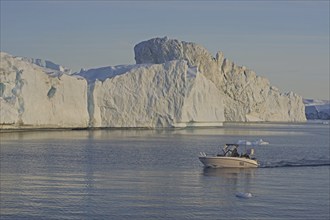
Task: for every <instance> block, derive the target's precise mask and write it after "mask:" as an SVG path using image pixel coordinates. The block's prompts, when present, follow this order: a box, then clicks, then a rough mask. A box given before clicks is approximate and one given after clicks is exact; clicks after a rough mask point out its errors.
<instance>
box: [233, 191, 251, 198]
mask: <svg viewBox="0 0 330 220" xmlns="http://www.w3.org/2000/svg"><path fill="white" fill-rule="evenodd" d="M236 197H237V198H241V199H249V198H252V197H253V196H252V193H249V192H246V193H245V192H237V193H236Z"/></svg>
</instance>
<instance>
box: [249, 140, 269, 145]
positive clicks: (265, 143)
mask: <svg viewBox="0 0 330 220" xmlns="http://www.w3.org/2000/svg"><path fill="white" fill-rule="evenodd" d="M252 144H253V145H267V144H269V142H267V141H264V140H262V139H259V140H256V141H254V142H252Z"/></svg>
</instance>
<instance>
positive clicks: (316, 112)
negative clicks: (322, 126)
mask: <svg viewBox="0 0 330 220" xmlns="http://www.w3.org/2000/svg"><path fill="white" fill-rule="evenodd" d="M304 104H305V113H306V118H307V119H309V120H315V119H320V120H330V101H328V100H319V99H304Z"/></svg>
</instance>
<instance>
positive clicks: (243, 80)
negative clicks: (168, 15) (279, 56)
mask: <svg viewBox="0 0 330 220" xmlns="http://www.w3.org/2000/svg"><path fill="white" fill-rule="evenodd" d="M134 51H135V60H136V63H138V64H141V63H149V64H150V63H164V62H166V61H170V60H186V61H187V63H188V66H190V67H192V66H196V67H197V68H198V71H199V72H201V73H202V74H203V75H204V76H205V77H206V78H208V79H209V80H211V81H212V82H213V83H214V84H215V85H216V87H217V88H218V90H219V91H220V94H221V97H222V99H223V103H224V114H225V120H226V121H305V120H306V118H305V112H304V104H303V102H302V98H301V97H300V96H298V95H296V94H294V93H292V92H290V93H286V94H283V93H280V91H279V90H278V89H277V88H275V87H272V86H271V85H270V83H269V81H268V80H267V79H266V78H263V77H260V76H257V75H256V73H255V72H253V71H252V70H249V69H247V68H246V67H244V66H243V67H242V66H238V65H236V64H234V63H233V62H231V61H230V60H228V59H226V58H224V56H223V54H222V53H221V52H218V53H217V54H216V57H213V56H212V55H211V54H210V53H209V52H208V51H207V50H206V49H205V48H204V47H202V46H200V45H197V44H195V43H189V42H184V41H178V40H171V39H168V38H166V37H165V38H154V39H151V40H148V41H144V42H141V43H139V44H137V45H136V46H135V47H134Z"/></svg>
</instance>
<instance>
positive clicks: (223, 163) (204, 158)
mask: <svg viewBox="0 0 330 220" xmlns="http://www.w3.org/2000/svg"><path fill="white" fill-rule="evenodd" d="M238 147H239V145H238V144H226V145H225V146H224V147H223V149H222V151H223V152H222V153H221V154H217V155H207V154H206V153H204V152H200V155H199V157H198V158H199V160H200V161H201V162H202V163H203V164H204V166H205V167H212V168H228V167H235V168H252V167H258V166H259V163H258V161H257V160H256V158H253V155H254V149H253V148H250V149H248V150H247V151H246V153H244V154H239V153H238V150H237V149H238Z"/></svg>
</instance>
